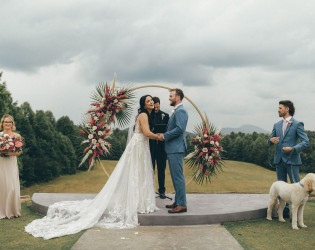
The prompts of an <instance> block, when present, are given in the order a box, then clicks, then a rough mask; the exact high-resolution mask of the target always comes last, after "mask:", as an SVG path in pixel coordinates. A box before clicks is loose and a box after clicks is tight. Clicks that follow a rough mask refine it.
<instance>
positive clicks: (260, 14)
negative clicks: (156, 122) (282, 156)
mask: <svg viewBox="0 0 315 250" xmlns="http://www.w3.org/2000/svg"><path fill="white" fill-rule="evenodd" d="M314 9H315V3H314V2H313V1H302V2H301V1H280V0H278V1H258V0H257V1H253V0H247V1H246V0H239V1H235V0H234V1H232V0H230V1H227V0H225V1H219V0H217V1H198V0H197V1H188V0H186V1H164V0H162V1H148V0H134V1H96V0H95V1H87V0H85V1H84V0H76V1H74V0H67V1H58V0H54V1H49V0H46V1H39V0H37V1H34V0H32V1H23V0H22V1H21V0H20V1H15V0H11V1H2V3H1V9H0V14H1V19H2V22H0V30H1V32H0V35H1V39H0V70H1V71H3V72H4V75H3V80H6V81H7V83H8V87H9V90H10V91H11V92H12V94H13V97H14V98H15V99H17V100H18V101H19V102H23V101H29V102H30V103H31V105H32V106H33V107H34V108H35V109H49V110H52V111H53V112H54V113H55V114H56V116H57V117H60V116H62V115H69V116H70V117H71V118H72V119H74V120H75V121H76V122H79V121H80V118H81V115H82V113H83V112H84V110H85V109H87V106H88V103H89V92H90V91H91V90H93V88H94V86H95V84H96V83H98V82H101V81H111V80H112V78H113V75H114V73H115V72H116V73H117V75H118V80H119V82H120V83H124V84H128V83H134V84H135V85H140V84H162V85H166V86H170V87H173V86H178V87H181V88H183V90H184V91H185V93H186V94H187V96H189V97H190V98H191V99H192V100H193V101H194V102H195V103H196V104H197V105H198V107H199V108H200V109H201V110H202V112H206V113H208V114H209V116H210V117H211V120H212V121H213V122H214V123H216V124H218V125H219V126H221V127H236V126H241V125H243V124H253V125H257V126H260V127H262V128H264V129H267V130H271V127H272V123H273V122H274V121H276V120H277V113H276V109H277V105H278V101H279V99H292V100H293V101H294V102H295V104H296V107H297V112H296V117H297V119H300V120H303V121H304V122H305V127H306V128H307V129H312V130H315V118H314V116H313V115H312V107H314V105H315V103H314V102H315V101H314V100H315V98H314V94H313V93H314V91H315V87H314V86H315V85H314V80H315V73H314V67H315V56H314V55H315V27H314V23H315V16H314V15H313V10H314ZM150 91H153V93H152V94H153V95H154V94H155V93H159V94H160V95H166V96H167V92H166V93H164V92H159V91H157V90H156V89H155V90H150ZM47 92H49V94H47ZM69 102H71V103H72V105H70V106H69V104H68V103H69ZM164 102H165V103H166V102H167V97H165V101H164ZM188 106H189V105H188ZM165 108H166V109H167V107H165ZM189 109H191V113H193V109H192V108H191V107H190V108H189ZM192 116H194V115H192Z"/></svg>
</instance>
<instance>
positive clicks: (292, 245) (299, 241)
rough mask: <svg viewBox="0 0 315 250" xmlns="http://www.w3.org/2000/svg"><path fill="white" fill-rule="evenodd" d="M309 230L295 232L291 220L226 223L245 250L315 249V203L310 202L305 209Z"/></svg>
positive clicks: (305, 221) (226, 226)
mask: <svg viewBox="0 0 315 250" xmlns="http://www.w3.org/2000/svg"><path fill="white" fill-rule="evenodd" d="M304 224H305V225H307V226H308V227H307V228H302V229H300V230H298V231H297V230H293V229H292V227H291V222H290V220H288V219H287V220H286V222H285V223H282V222H279V221H278V220H276V219H273V220H272V221H268V220H267V219H259V220H250V221H239V222H229V223H224V224H223V225H224V226H225V228H226V229H227V230H228V231H229V232H230V233H231V234H232V235H233V236H234V238H235V239H236V240H237V241H238V242H239V243H240V244H241V245H242V247H243V248H244V249H251V250H252V249H286V250H289V249H315V201H314V200H312V201H308V202H307V203H306V206H305V209H304Z"/></svg>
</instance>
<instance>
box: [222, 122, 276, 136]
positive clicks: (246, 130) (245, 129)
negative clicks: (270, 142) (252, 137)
mask: <svg viewBox="0 0 315 250" xmlns="http://www.w3.org/2000/svg"><path fill="white" fill-rule="evenodd" d="M231 132H234V133H238V132H242V133H245V134H251V133H253V132H257V133H267V134H269V133H270V132H269V131H267V130H264V129H262V128H260V127H257V126H254V125H249V124H246V125H243V126H241V127H239V128H229V127H228V128H222V130H221V133H222V134H225V135H227V134H230V133H231Z"/></svg>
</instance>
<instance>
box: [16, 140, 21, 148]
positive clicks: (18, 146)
mask: <svg viewBox="0 0 315 250" xmlns="http://www.w3.org/2000/svg"><path fill="white" fill-rule="evenodd" d="M15 146H16V147H17V148H20V147H22V146H23V142H21V141H17V142H15Z"/></svg>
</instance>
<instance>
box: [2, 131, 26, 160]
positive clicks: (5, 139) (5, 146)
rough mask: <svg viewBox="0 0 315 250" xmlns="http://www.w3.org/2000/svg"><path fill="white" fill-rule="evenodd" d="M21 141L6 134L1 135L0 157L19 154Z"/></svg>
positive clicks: (19, 138) (18, 137)
mask: <svg viewBox="0 0 315 250" xmlns="http://www.w3.org/2000/svg"><path fill="white" fill-rule="evenodd" d="M22 146H23V141H22V138H21V137H20V136H15V135H13V136H12V137H11V136H10V135H8V134H2V135H1V136H0V156H1V157H8V155H7V153H10V152H21V151H22Z"/></svg>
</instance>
